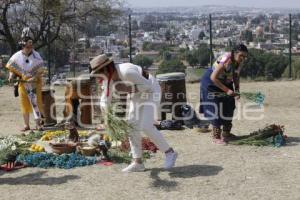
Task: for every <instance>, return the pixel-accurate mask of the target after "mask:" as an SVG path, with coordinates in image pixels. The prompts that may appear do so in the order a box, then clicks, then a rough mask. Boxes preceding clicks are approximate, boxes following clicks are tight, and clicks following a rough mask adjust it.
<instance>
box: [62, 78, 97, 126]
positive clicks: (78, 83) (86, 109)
mask: <svg viewBox="0 0 300 200" xmlns="http://www.w3.org/2000/svg"><path fill="white" fill-rule="evenodd" d="M65 98H66V107H65V112H64V115H65V117H73V119H74V120H75V121H76V122H77V123H78V125H80V126H84V125H91V124H92V101H91V98H92V96H91V80H90V77H89V76H84V77H78V78H68V79H67V84H66V88H65ZM78 111H79V113H78ZM70 115H72V116H70Z"/></svg>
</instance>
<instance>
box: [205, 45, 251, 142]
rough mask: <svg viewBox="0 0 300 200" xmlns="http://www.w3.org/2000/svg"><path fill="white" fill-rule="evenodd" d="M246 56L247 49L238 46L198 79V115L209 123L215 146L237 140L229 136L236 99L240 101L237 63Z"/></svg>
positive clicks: (220, 58) (238, 64)
mask: <svg viewBox="0 0 300 200" xmlns="http://www.w3.org/2000/svg"><path fill="white" fill-rule="evenodd" d="M247 54H248V49H247V47H246V46H245V45H244V44H239V45H238V46H236V47H235V48H234V49H233V50H232V51H231V52H227V53H225V54H224V55H222V56H220V57H219V58H218V59H217V60H216V62H215V63H214V64H213V66H212V67H210V68H208V69H207V71H206V72H205V73H204V75H203V77H202V79H201V85H200V113H202V114H204V116H205V118H207V119H208V120H210V122H211V124H212V126H213V140H214V142H215V143H217V144H226V143H227V142H228V141H229V140H233V139H235V138H236V136H235V135H233V134H232V133H231V128H232V118H233V115H234V110H235V98H237V99H238V98H239V95H238V94H239V89H240V83H239V74H240V70H241V69H240V64H241V63H242V61H243V60H245V59H246V58H247ZM221 128H222V129H223V130H222V129H221Z"/></svg>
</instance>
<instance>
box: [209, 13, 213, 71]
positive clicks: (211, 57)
mask: <svg viewBox="0 0 300 200" xmlns="http://www.w3.org/2000/svg"><path fill="white" fill-rule="evenodd" d="M209 49H210V66H212V64H213V46H212V23H211V14H209Z"/></svg>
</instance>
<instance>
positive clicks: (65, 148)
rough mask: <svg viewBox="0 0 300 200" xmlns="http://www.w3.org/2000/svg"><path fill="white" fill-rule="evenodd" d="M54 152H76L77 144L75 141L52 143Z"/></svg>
mask: <svg viewBox="0 0 300 200" xmlns="http://www.w3.org/2000/svg"><path fill="white" fill-rule="evenodd" d="M50 146H51V148H52V151H53V153H57V154H64V153H74V152H75V151H76V144H74V143H56V144H52V143H50Z"/></svg>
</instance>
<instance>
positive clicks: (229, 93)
mask: <svg viewBox="0 0 300 200" xmlns="http://www.w3.org/2000/svg"><path fill="white" fill-rule="evenodd" d="M226 94H227V95H228V96H231V97H233V96H235V95H236V94H235V93H234V91H232V90H228V91H227V92H226Z"/></svg>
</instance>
